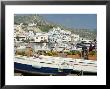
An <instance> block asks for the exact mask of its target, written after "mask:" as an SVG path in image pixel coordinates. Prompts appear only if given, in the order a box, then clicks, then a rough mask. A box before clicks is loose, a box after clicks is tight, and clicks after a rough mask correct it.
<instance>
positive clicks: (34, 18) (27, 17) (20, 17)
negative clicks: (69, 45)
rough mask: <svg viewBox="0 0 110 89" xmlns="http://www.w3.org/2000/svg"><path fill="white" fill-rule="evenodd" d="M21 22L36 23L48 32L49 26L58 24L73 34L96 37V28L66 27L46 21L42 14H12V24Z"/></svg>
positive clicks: (89, 37) (26, 23)
mask: <svg viewBox="0 0 110 89" xmlns="http://www.w3.org/2000/svg"><path fill="white" fill-rule="evenodd" d="M20 23H23V24H25V25H28V24H29V23H37V27H38V28H39V29H40V30H41V31H43V32H48V31H49V30H50V29H51V28H53V27H57V26H59V27H60V28H62V29H64V30H69V31H71V32H72V33H74V34H78V35H79V36H80V37H84V38H88V39H96V36H97V30H96V29H92V30H91V29H83V28H81V29H74V28H67V27H65V26H63V25H60V24H55V23H54V22H48V21H46V20H45V19H44V18H43V17H42V16H40V15H39V14H15V15H14V24H20Z"/></svg>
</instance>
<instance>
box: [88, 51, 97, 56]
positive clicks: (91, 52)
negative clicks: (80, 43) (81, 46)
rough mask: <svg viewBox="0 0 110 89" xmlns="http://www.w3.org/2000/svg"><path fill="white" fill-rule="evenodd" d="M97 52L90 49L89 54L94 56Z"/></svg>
mask: <svg viewBox="0 0 110 89" xmlns="http://www.w3.org/2000/svg"><path fill="white" fill-rule="evenodd" d="M96 54H97V53H96V51H90V52H89V55H92V56H93V55H96Z"/></svg>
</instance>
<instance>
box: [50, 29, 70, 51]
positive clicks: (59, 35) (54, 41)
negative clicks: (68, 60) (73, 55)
mask: <svg viewBox="0 0 110 89" xmlns="http://www.w3.org/2000/svg"><path fill="white" fill-rule="evenodd" d="M48 35H49V42H50V45H49V46H50V47H51V48H53V49H55V50H57V51H59V50H60V51H61V50H63V49H70V45H69V42H71V32H70V31H67V30H62V29H61V28H59V27H57V28H55V27H54V28H53V29H50V31H49V32H48Z"/></svg>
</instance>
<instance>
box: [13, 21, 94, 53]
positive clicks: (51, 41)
mask: <svg viewBox="0 0 110 89" xmlns="http://www.w3.org/2000/svg"><path fill="white" fill-rule="evenodd" d="M38 24H39V23H37V22H36V23H35V22H30V23H28V24H24V23H20V24H14V42H15V45H14V46H15V53H16V51H17V50H20V49H26V48H31V50H32V51H33V52H34V53H38V51H44V52H50V51H54V52H63V51H64V52H69V51H73V50H77V51H79V52H81V49H82V48H81V47H79V46H78V45H77V44H78V43H79V44H80V43H81V42H85V44H86V45H87V46H88V47H89V45H90V43H91V42H92V43H94V44H95V45H96V41H94V39H93V40H90V39H87V38H84V37H80V35H78V34H75V33H73V32H71V31H70V30H66V29H62V28H61V27H60V26H52V27H51V28H48V31H42V30H41V29H40V27H39V25H38ZM33 52H32V53H33ZM32 53H31V54H30V55H32ZM49 55H50V54H49Z"/></svg>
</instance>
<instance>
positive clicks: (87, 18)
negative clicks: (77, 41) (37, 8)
mask: <svg viewBox="0 0 110 89" xmlns="http://www.w3.org/2000/svg"><path fill="white" fill-rule="evenodd" d="M39 15H41V16H42V17H43V18H44V19H46V20H47V21H49V22H52V23H57V24H61V25H63V26H66V27H68V28H76V29H77V28H78V29H80V28H81V29H83V28H84V29H97V15H96V14H39Z"/></svg>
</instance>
